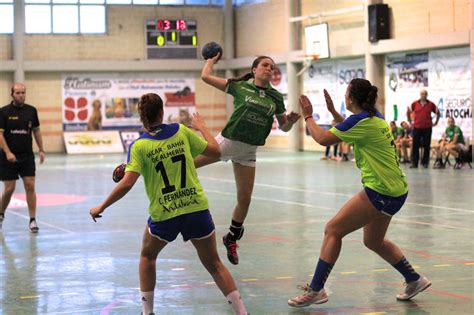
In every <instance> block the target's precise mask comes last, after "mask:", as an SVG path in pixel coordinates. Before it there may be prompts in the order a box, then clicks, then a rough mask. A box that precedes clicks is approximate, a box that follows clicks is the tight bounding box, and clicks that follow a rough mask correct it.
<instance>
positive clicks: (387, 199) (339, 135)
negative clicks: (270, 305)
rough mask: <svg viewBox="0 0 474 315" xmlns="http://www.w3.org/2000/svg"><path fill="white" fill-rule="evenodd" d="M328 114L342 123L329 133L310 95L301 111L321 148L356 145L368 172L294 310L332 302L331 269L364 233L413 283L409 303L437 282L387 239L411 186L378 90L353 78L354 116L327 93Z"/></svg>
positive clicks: (406, 295) (332, 226) (405, 296)
mask: <svg viewBox="0 0 474 315" xmlns="http://www.w3.org/2000/svg"><path fill="white" fill-rule="evenodd" d="M324 94H325V98H326V104H327V108H328V110H329V111H330V112H331V114H332V115H333V117H334V119H336V121H337V122H338V123H339V124H338V125H336V126H335V127H333V128H331V129H330V130H328V131H326V130H324V129H322V128H321V127H320V126H318V125H317V124H316V122H315V121H314V119H313V116H312V115H313V108H312V105H311V102H310V101H309V99H308V98H307V97H306V96H304V95H303V96H301V97H300V106H301V109H302V113H303V115H304V117H305V118H304V119H305V122H306V126H307V127H308V129H309V131H310V133H311V136H312V137H313V139H314V140H315V141H316V142H318V143H319V144H321V145H332V144H335V143H338V142H341V141H345V142H348V143H352V144H353V145H354V154H355V158H356V163H357V167H358V168H359V169H360V170H361V173H362V186H363V187H364V189H363V190H362V191H360V192H359V193H358V194H356V195H355V196H354V197H352V198H351V199H350V200H349V201H348V202H347V203H346V204H345V205H344V206H342V208H341V209H340V210H339V212H338V213H337V214H336V215H335V216H334V217H333V218H332V219H331V220H330V221H329V222H328V223H327V224H326V227H325V231H324V240H323V244H322V246H321V252H320V256H319V261H318V264H317V266H316V271H315V273H314V276H313V279H312V281H311V284H310V285H308V286H306V287H304V288H303V289H304V290H305V292H304V294H302V295H299V296H296V297H294V298H292V299H290V300H288V304H289V305H290V306H293V307H304V306H308V305H310V304H321V303H325V302H327V301H328V296H327V294H326V291H325V290H324V283H325V282H326V280H327V278H328V276H329V273H330V272H331V269H332V268H333V266H334V264H335V263H336V260H337V258H338V256H339V253H340V251H341V246H342V238H343V237H344V236H346V235H347V234H349V233H352V232H354V231H356V230H358V229H360V228H363V229H364V244H365V246H367V247H368V248H369V249H371V250H372V251H374V252H375V253H377V254H378V255H379V256H380V257H382V258H383V259H384V260H385V261H387V262H388V263H389V264H391V265H392V266H393V267H394V268H395V269H396V270H398V271H399V272H400V273H401V274H402V275H403V276H404V277H405V281H406V283H407V286H406V288H405V292H403V293H401V294H399V295H397V299H398V300H403V301H405V300H409V299H411V298H412V297H414V296H415V295H416V294H418V293H420V292H421V291H423V290H425V289H426V288H428V287H429V286H430V285H431V282H430V281H429V280H428V279H427V278H426V277H423V276H421V275H419V274H418V273H416V272H415V270H414V269H413V267H412V266H411V265H410V263H409V262H408V261H407V260H406V258H405V256H404V255H403V253H402V251H401V250H400V248H399V247H398V246H396V245H395V244H394V243H392V242H391V241H389V240H388V239H386V238H385V235H386V232H387V229H388V226H389V224H390V220H391V218H392V216H393V215H394V214H396V213H397V212H398V211H399V210H400V209H401V207H402V206H403V204H404V202H405V200H406V198H407V195H408V186H407V182H406V179H405V174H403V172H402V170H401V169H400V166H399V164H398V156H397V154H396V152H395V143H394V139H393V136H392V133H391V132H390V128H389V126H388V124H387V122H386V121H385V119H384V118H383V116H382V115H381V114H380V113H379V112H378V111H377V109H376V108H375V102H376V99H377V87H375V86H373V85H372V84H371V83H370V82H369V81H367V80H365V79H353V80H352V81H351V82H350V84H349V86H348V87H347V91H346V95H345V101H346V107H347V109H348V110H349V111H351V112H353V113H354V114H353V115H351V116H350V117H348V118H347V119H345V120H344V118H343V117H342V116H341V115H340V114H339V113H338V112H337V111H336V110H335V109H334V104H333V102H332V100H331V97H330V96H329V94H328V93H327V91H326V90H325V91H324Z"/></svg>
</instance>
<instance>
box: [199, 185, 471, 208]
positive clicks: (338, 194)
mask: <svg viewBox="0 0 474 315" xmlns="http://www.w3.org/2000/svg"><path fill="white" fill-rule="evenodd" d="M200 178H203V179H209V180H214V181H221V182H229V183H235V180H230V179H220V178H215V177H200ZM254 185H255V186H261V187H267V188H275V189H282V190H289V191H299V192H305V193H306V192H307V193H313V194H320V195H332V196H343V197H352V196H354V194H342V193H335V192H327V191H317V190H310V189H301V188H292V187H283V186H277V185H269V184H260V183H255V184H254ZM334 187H338V186H334ZM361 189H362V187H361ZM206 191H208V190H207V189H206ZM252 198H253V197H252ZM405 203H406V204H409V205H414V206H420V207H428V208H435V209H443V210H450V211H458V212H467V213H474V210H468V209H462V208H452V207H443V206H435V205H427V204H423V203H415V202H405ZM331 209H332V208H331Z"/></svg>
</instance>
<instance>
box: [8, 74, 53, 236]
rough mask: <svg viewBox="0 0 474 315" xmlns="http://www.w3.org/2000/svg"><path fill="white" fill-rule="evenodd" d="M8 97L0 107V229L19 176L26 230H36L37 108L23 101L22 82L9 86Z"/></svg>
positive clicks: (39, 141)
mask: <svg viewBox="0 0 474 315" xmlns="http://www.w3.org/2000/svg"><path fill="white" fill-rule="evenodd" d="M11 96H12V101H11V103H10V104H8V105H6V106H4V107H2V108H1V109H0V149H1V151H0V181H3V184H4V190H3V194H2V199H1V202H0V229H1V228H2V223H3V220H4V218H5V211H6V209H7V207H8V204H9V203H10V200H11V197H12V195H13V192H14V191H15V186H16V181H17V180H18V179H19V177H21V179H22V180H23V186H24V187H25V192H26V203H27V205H28V213H29V215H30V222H29V229H30V231H31V232H32V233H37V232H38V231H39V227H38V224H37V222H36V191H35V179H36V164H35V155H34V153H33V139H32V138H33V137H34V138H35V141H36V144H37V146H38V149H39V159H40V164H42V163H43V162H44V159H45V153H44V148H43V138H42V136H41V131H40V122H39V119H38V111H37V110H36V108H35V107H34V106H32V105H28V104H26V103H25V100H26V86H25V85H24V84H22V83H15V84H14V85H13V86H12V88H11Z"/></svg>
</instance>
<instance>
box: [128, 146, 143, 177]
mask: <svg viewBox="0 0 474 315" xmlns="http://www.w3.org/2000/svg"><path fill="white" fill-rule="evenodd" d="M139 143H140V142H139V141H135V142H133V143H132V144H131V145H130V149H129V151H128V158H127V167H126V168H125V172H135V173H139V174H141V173H142V165H143V160H142V157H141V155H140V145H139Z"/></svg>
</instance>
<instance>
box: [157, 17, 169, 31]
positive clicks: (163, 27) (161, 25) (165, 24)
mask: <svg viewBox="0 0 474 315" xmlns="http://www.w3.org/2000/svg"><path fill="white" fill-rule="evenodd" d="M156 27H157V28H158V29H159V30H160V31H167V30H169V29H170V28H171V22H170V21H169V20H158V22H157V24H156Z"/></svg>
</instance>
